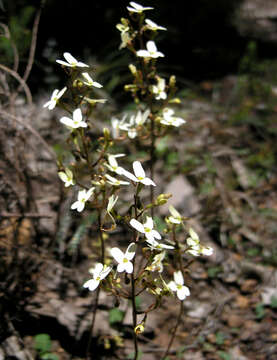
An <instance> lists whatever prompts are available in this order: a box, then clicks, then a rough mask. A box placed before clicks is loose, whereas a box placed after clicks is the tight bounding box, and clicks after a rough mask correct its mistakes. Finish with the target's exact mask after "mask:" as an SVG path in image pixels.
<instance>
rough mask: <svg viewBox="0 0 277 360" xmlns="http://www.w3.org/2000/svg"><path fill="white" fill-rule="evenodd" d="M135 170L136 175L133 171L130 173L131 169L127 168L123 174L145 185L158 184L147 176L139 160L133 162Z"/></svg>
mask: <svg viewBox="0 0 277 360" xmlns="http://www.w3.org/2000/svg"><path fill="white" fill-rule="evenodd" d="M133 170H134V173H135V175H133V174H132V173H130V172H129V171H126V170H124V172H123V174H122V175H124V176H126V177H127V178H129V179H130V180H132V181H135V182H140V183H142V184H144V185H153V186H156V184H155V183H154V181H153V180H151V179H150V178H148V177H146V176H145V171H144V169H143V167H142V165H141V163H140V162H139V161H134V162H133Z"/></svg>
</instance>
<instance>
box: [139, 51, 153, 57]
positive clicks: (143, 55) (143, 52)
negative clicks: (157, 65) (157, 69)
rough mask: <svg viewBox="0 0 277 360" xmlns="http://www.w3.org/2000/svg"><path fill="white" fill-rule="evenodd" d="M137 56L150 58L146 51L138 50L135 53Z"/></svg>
mask: <svg viewBox="0 0 277 360" xmlns="http://www.w3.org/2000/svg"><path fill="white" fill-rule="evenodd" d="M137 56H139V57H150V53H149V51H147V50H139V51H137Z"/></svg>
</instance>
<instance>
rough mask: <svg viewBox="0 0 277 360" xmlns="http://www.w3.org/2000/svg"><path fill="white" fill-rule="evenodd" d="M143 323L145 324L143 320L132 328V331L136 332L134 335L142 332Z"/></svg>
mask: <svg viewBox="0 0 277 360" xmlns="http://www.w3.org/2000/svg"><path fill="white" fill-rule="evenodd" d="M144 325H145V323H144V321H143V322H141V323H140V324H138V325H137V326H136V327H135V328H134V332H135V333H136V335H138V334H142V333H143V332H144V330H145V329H144Z"/></svg>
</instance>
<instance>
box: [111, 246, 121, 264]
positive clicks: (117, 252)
mask: <svg viewBox="0 0 277 360" xmlns="http://www.w3.org/2000/svg"><path fill="white" fill-rule="evenodd" d="M111 255H112V257H113V258H114V259H115V260H116V261H117V262H118V263H121V262H122V260H123V258H124V254H123V252H122V251H121V250H120V249H119V248H117V247H113V248H112V249H111Z"/></svg>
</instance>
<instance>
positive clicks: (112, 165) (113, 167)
mask: <svg viewBox="0 0 277 360" xmlns="http://www.w3.org/2000/svg"><path fill="white" fill-rule="evenodd" d="M122 156H125V154H117V155H109V156H108V162H109V163H108V164H105V165H106V166H107V168H108V169H109V170H110V171H113V172H115V173H116V174H118V175H122V174H123V173H125V171H126V170H124V169H123V167H121V166H118V163H117V161H116V158H118V157H122Z"/></svg>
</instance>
